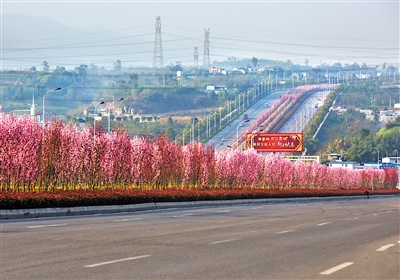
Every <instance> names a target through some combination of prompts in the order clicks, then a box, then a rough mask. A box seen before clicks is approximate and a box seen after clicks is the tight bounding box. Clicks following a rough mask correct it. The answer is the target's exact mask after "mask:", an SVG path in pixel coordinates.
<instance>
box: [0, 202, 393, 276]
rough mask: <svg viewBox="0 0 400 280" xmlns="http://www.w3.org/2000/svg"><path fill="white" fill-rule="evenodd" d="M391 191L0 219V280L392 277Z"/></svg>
mask: <svg viewBox="0 0 400 280" xmlns="http://www.w3.org/2000/svg"><path fill="white" fill-rule="evenodd" d="M399 205H400V204H399V196H387V197H381V196H380V197H371V198H370V199H367V198H365V199H338V200H336V199H335V200H321V201H318V202H308V203H306V202H301V203H300V202H297V203H287V202H284V203H274V204H253V205H252V204H249V205H236V206H230V207H226V206H224V207H199V208H186V209H183V208H179V209H169V210H156V211H147V212H136V213H133V214H119V215H98V216H84V217H70V218H52V219H27V220H25V219H24V220H9V221H2V222H1V262H0V269H1V272H0V278H1V279H399V275H400V271H399V260H400V256H399V251H400V250H399V248H400V241H399V240H400V233H399V230H400V225H399V224H400V215H399V214H400V207H399Z"/></svg>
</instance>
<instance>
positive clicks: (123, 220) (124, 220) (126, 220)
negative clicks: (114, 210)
mask: <svg viewBox="0 0 400 280" xmlns="http://www.w3.org/2000/svg"><path fill="white" fill-rule="evenodd" d="M141 219H142V218H133V219H121V220H114V222H129V221H139V220H141Z"/></svg>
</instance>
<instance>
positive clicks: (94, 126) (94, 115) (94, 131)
mask: <svg viewBox="0 0 400 280" xmlns="http://www.w3.org/2000/svg"><path fill="white" fill-rule="evenodd" d="M101 104H104V101H101V102H100V103H99V104H97V105H96V107H94V110H93V137H96V112H97V107H99V106H100V105H101Z"/></svg>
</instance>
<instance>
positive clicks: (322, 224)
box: [317, 222, 331, 227]
mask: <svg viewBox="0 0 400 280" xmlns="http://www.w3.org/2000/svg"><path fill="white" fill-rule="evenodd" d="M330 223H331V222H326V223H321V224H318V225H317V226H319V227H320V226H324V225H327V224H330Z"/></svg>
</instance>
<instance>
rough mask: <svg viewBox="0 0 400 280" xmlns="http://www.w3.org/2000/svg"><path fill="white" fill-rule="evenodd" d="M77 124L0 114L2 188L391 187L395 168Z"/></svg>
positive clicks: (393, 182) (0, 178) (28, 189)
mask: <svg viewBox="0 0 400 280" xmlns="http://www.w3.org/2000/svg"><path fill="white" fill-rule="evenodd" d="M96 132H97V134H96V135H94V134H93V130H86V131H81V130H79V129H78V127H77V126H75V125H73V124H68V125H64V124H62V123H61V122H60V121H57V120H56V121H53V122H52V123H48V124H46V126H45V128H44V129H43V128H42V126H40V125H39V124H38V123H36V122H34V121H32V120H30V119H29V118H27V117H22V118H19V117H15V116H12V115H4V114H3V115H0V147H1V149H0V187H1V191H18V190H27V191H32V190H54V189H64V190H71V189H82V188H83V189H98V188H131V187H134V188H141V189H164V188H171V187H172V188H290V189H298V188H303V189H305V188H312V189H337V188H343V189H352V188H361V187H363V186H368V187H370V188H371V187H374V188H394V187H395V186H396V183H397V171H396V170H388V171H387V170H385V171H384V170H373V169H369V170H349V169H344V168H343V169H342V168H329V167H327V166H325V165H321V164H317V163H305V162H295V163H292V162H290V161H288V160H285V159H283V158H281V157H279V156H277V155H272V154H271V155H268V156H262V155H259V154H257V153H255V152H253V151H247V152H239V151H235V150H232V151H228V152H226V153H218V154H216V153H215V152H214V150H213V148H212V147H211V146H204V145H203V144H201V143H192V144H190V145H186V146H180V145H175V144H174V143H173V141H169V140H166V139H165V138H163V137H161V136H160V137H158V138H156V139H148V138H146V137H134V138H133V139H130V138H129V136H128V134H127V133H126V132H125V131H123V130H117V131H114V132H113V133H110V134H106V133H104V131H102V130H101V129H96Z"/></svg>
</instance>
